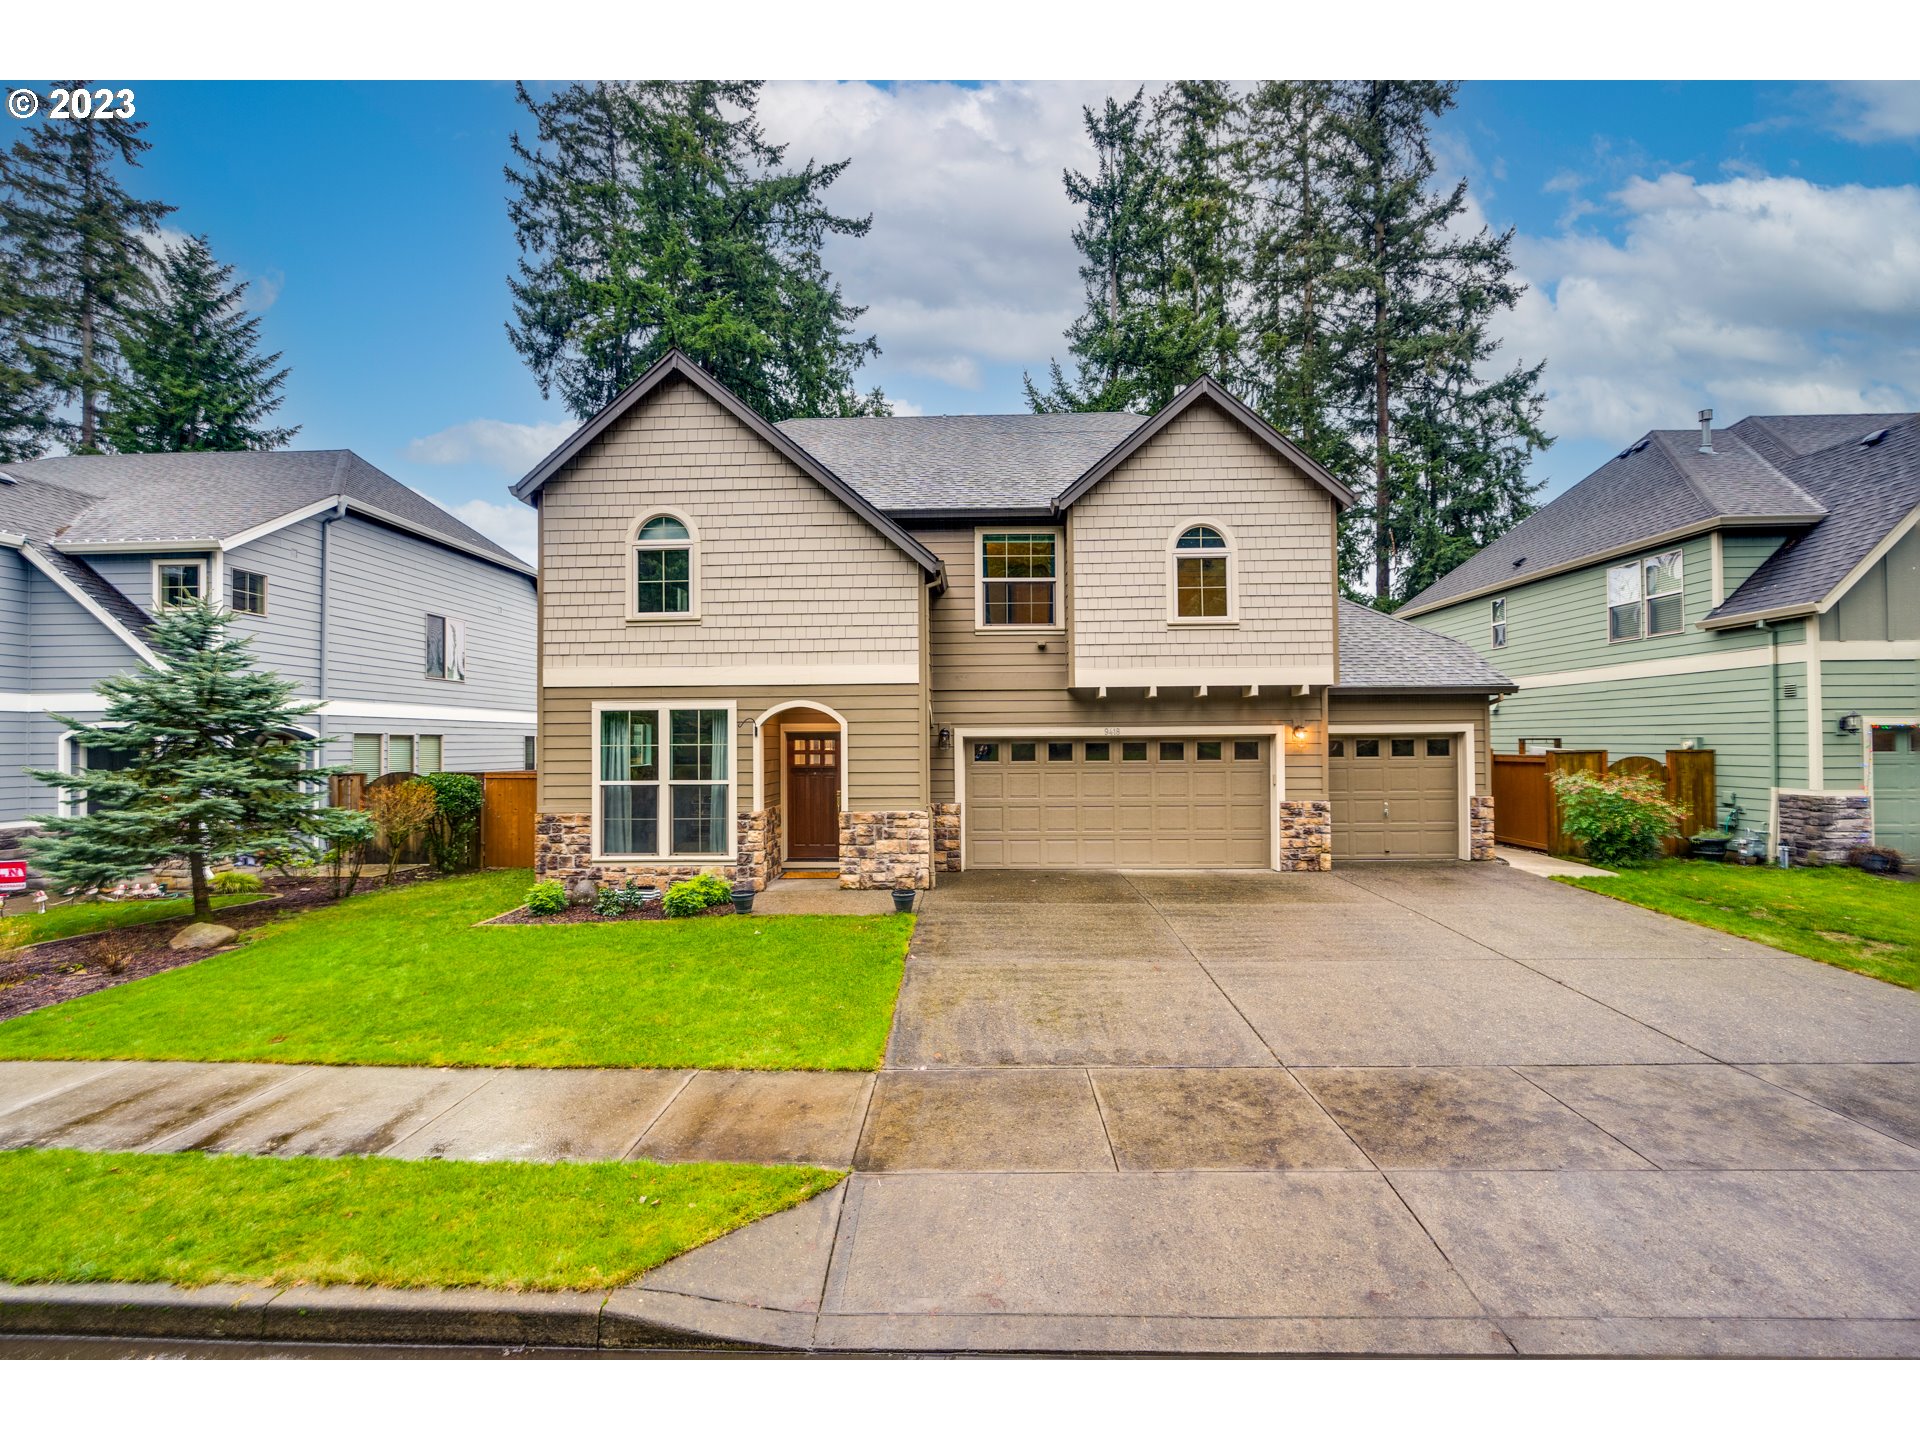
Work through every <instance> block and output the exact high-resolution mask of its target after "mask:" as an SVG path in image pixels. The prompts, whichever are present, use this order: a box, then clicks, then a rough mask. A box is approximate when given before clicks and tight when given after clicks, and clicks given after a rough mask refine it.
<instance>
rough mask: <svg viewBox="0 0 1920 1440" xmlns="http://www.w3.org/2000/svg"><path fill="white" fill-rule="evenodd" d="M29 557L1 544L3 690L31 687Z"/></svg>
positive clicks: (0, 673) (0, 678)
mask: <svg viewBox="0 0 1920 1440" xmlns="http://www.w3.org/2000/svg"><path fill="white" fill-rule="evenodd" d="M29 569H30V567H29V566H28V564H27V557H26V556H24V555H22V554H21V553H20V552H19V551H18V550H14V549H10V548H8V547H6V546H0V690H26V689H30V688H31V686H30V683H29V681H30V677H31V675H32V669H31V667H30V666H29V664H28V657H27V636H28V634H29V633H30V629H31V626H30V623H29V622H30V619H31V617H30V616H29V614H28V609H27V607H28V604H29V603H30V602H29V600H28V598H27V597H28V582H27V576H28V574H29Z"/></svg>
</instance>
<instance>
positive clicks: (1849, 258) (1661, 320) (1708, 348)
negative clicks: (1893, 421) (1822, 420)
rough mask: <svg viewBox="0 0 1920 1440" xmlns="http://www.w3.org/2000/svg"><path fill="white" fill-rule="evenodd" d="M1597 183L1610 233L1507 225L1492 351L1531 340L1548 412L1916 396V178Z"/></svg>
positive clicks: (1640, 425) (1653, 416)
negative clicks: (1516, 284) (1505, 290)
mask: <svg viewBox="0 0 1920 1440" xmlns="http://www.w3.org/2000/svg"><path fill="white" fill-rule="evenodd" d="M1610 199H1611V202H1612V207H1613V213H1614V214H1615V215H1616V216H1617V218H1618V219H1619V221H1620V230H1619V235H1618V238H1606V237H1603V236H1598V235H1593V234H1587V233H1578V234H1568V235H1563V236H1560V237H1558V238H1540V237H1527V236H1522V237H1520V239H1519V240H1518V241H1517V242H1516V258H1517V260H1518V268H1519V270H1520V272H1521V274H1522V276H1523V277H1524V278H1525V279H1526V280H1527V281H1528V282H1529V283H1530V285H1531V287H1532V288H1531V289H1530V290H1529V291H1528V293H1527V294H1526V295H1525V296H1524V297H1523V298H1522V300H1521V302H1520V305H1519V306H1518V308H1517V309H1516V310H1515V311H1514V312H1513V314H1512V315H1510V316H1509V317H1508V318H1507V320H1506V322H1505V324H1504V326H1503V327H1502V332H1503V338H1504V339H1505V341H1506V345H1505V348H1504V349H1503V350H1502V352H1501V354H1502V357H1503V358H1508V359H1518V358H1524V359H1526V360H1528V361H1533V360H1537V359H1539V358H1540V357H1541V356H1545V357H1546V359H1547V371H1546V384H1547V390H1548V393H1549V396H1550V400H1549V405H1548V410H1547V426H1548V428H1549V429H1550V430H1552V431H1554V432H1555V433H1557V434H1560V435H1563V436H1567V437H1569V438H1573V439H1579V438H1595V439H1605V440H1627V439H1631V438H1632V437H1633V436H1635V435H1637V434H1639V433H1640V432H1642V431H1644V430H1647V429H1650V428H1668V429H1671V428H1684V427H1686V426H1687V425H1688V424H1690V423H1691V421H1692V416H1693V412H1694V410H1695V409H1696V408H1697V407H1698V406H1699V405H1702V404H1707V405H1712V406H1714V407H1715V409H1716V410H1717V411H1718V412H1719V414H1720V415H1721V416H1722V417H1724V418H1726V419H1735V418H1738V417H1739V416H1742V415H1746V414H1765V413H1780V412H1785V411H1796V410H1798V411H1818V410H1827V411H1848V410H1901V409H1920V340H1916V336H1920V188H1917V187H1915V186H1910V185H1908V186H1884V187H1871V186H1861V185H1845V186H1820V185H1814V184H1811V183H1809V182H1807V181H1805V180H1801V179H1794V178H1787V177H1778V176H1760V177H1749V176H1740V177H1735V178H1730V179H1725V180H1720V181H1714V182H1710V183H1702V182H1700V181H1697V180H1694V179H1692V178H1691V177H1689V176H1685V175H1675V174H1664V175H1658V176H1655V177H1653V178H1646V177H1638V178H1635V179H1633V180H1631V181H1629V182H1628V183H1627V184H1626V185H1625V186H1623V187H1622V188H1621V189H1619V190H1618V191H1616V192H1615V193H1614V194H1613V195H1612V196H1611V197H1610Z"/></svg>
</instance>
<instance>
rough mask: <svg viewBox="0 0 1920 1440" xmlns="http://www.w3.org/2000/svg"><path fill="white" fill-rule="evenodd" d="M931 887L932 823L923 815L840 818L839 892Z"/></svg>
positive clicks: (850, 813)
mask: <svg viewBox="0 0 1920 1440" xmlns="http://www.w3.org/2000/svg"><path fill="white" fill-rule="evenodd" d="M896 885H904V886H906V887H907V888H909V889H913V890H927V889H931V888H932V886H933V820H932V817H931V815H929V814H928V812H927V811H925V810H843V811H841V812H840V888H841V889H842V890H891V889H893V888H894V887H895V886H896Z"/></svg>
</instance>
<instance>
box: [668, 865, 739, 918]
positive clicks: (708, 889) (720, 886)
mask: <svg viewBox="0 0 1920 1440" xmlns="http://www.w3.org/2000/svg"><path fill="white" fill-rule="evenodd" d="M732 900H733V887H732V886H731V885H729V884H727V882H726V881H725V880H723V879H722V878H721V877H720V876H718V875H696V876H694V877H693V879H691V880H681V881H679V882H677V883H675V884H673V885H670V886H668V887H667V894H666V898H665V899H664V900H663V901H662V902H661V908H662V909H663V910H665V911H666V912H667V914H669V915H671V916H672V917H673V918H674V919H676V920H680V919H685V918H686V917H687V916H689V915H699V914H701V913H702V912H704V911H707V910H711V909H712V908H713V907H714V906H716V905H727V904H730V903H732Z"/></svg>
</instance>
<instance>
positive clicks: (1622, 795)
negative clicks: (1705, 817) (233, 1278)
mask: <svg viewBox="0 0 1920 1440" xmlns="http://www.w3.org/2000/svg"><path fill="white" fill-rule="evenodd" d="M1553 789H1554V793H1555V794H1556V795H1557V796H1558V797H1559V800H1560V826H1561V828H1562V829H1563V830H1565V831H1566V832H1567V834H1569V835H1571V836H1573V838H1574V839H1576V840H1578V841H1579V842H1580V844H1581V846H1582V848H1583V850H1584V852H1585V854H1586V857H1587V859H1589V860H1591V861H1592V862H1593V863H1594V864H1596V865H1606V866H1610V867H1614V866H1618V867H1628V866H1633V865H1645V864H1647V863H1648V862H1650V861H1652V860H1656V859H1658V858H1659V856H1660V843H1661V841H1663V840H1665V839H1666V838H1667V837H1668V836H1669V835H1675V834H1678V833H1679V830H1680V822H1681V821H1682V820H1683V819H1685V818H1686V813H1687V812H1686V811H1685V810H1683V809H1681V808H1680V807H1679V806H1678V805H1675V804H1674V803H1673V802H1672V801H1671V800H1669V799H1667V797H1666V794H1665V792H1664V791H1663V790H1662V788H1661V786H1660V782H1659V781H1657V780H1655V779H1653V777H1652V776H1649V775H1592V774H1588V773H1587V772H1585V771H1575V772H1573V773H1572V774H1567V775H1556V776H1554V777H1553Z"/></svg>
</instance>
